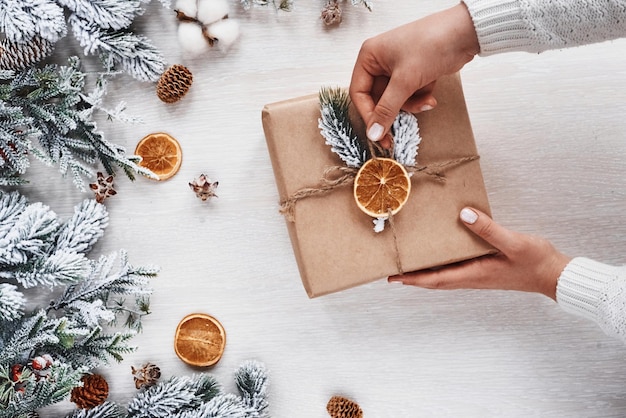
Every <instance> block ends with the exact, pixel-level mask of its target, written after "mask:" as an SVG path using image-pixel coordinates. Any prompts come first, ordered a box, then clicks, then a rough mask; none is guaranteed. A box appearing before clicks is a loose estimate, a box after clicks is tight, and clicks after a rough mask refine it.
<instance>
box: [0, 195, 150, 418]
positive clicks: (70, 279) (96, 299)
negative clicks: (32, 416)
mask: <svg viewBox="0 0 626 418" xmlns="http://www.w3.org/2000/svg"><path fill="white" fill-rule="evenodd" d="M107 225H108V213H107V211H106V208H105V207H104V205H102V204H99V203H97V202H95V200H85V201H84V202H82V203H81V204H79V205H78V206H77V207H76V208H75V213H74V215H73V216H72V217H71V218H70V219H69V220H67V221H66V222H64V223H61V222H59V220H58V219H57V217H56V215H55V213H54V212H52V211H51V210H50V208H48V207H47V206H45V205H43V204H41V203H32V204H30V203H28V201H27V199H26V198H25V197H24V196H22V195H20V194H19V193H18V192H4V191H0V406H1V407H0V417H2V418H4V417H7V418H8V417H12V418H14V417H22V416H27V414H29V413H32V412H34V411H35V410H37V409H39V408H42V407H44V406H48V405H51V404H54V403H56V402H59V401H61V400H62V399H65V398H66V397H67V395H68V394H69V392H70V391H71V389H72V388H73V387H75V386H76V385H78V382H79V380H80V378H81V377H82V375H83V374H84V373H85V372H87V371H88V370H91V369H93V368H96V367H100V366H102V365H106V364H108V363H109V362H110V360H111V359H114V360H116V361H121V360H122V358H123V356H124V355H125V354H127V353H129V352H132V351H133V350H134V347H133V346H131V345H129V341H130V339H131V338H132V337H133V336H134V335H135V334H136V333H137V332H138V330H140V328H141V319H142V317H143V316H144V315H146V314H148V313H149V296H150V294H151V292H152V290H151V287H150V283H149V280H150V278H151V277H154V276H155V275H156V274H157V272H158V268H157V267H154V266H144V267H135V266H133V265H131V264H130V263H129V262H128V258H127V255H126V253H125V251H119V253H118V254H115V253H113V254H110V255H108V256H101V257H100V258H99V259H98V260H92V259H89V258H87V254H88V253H89V252H90V251H91V249H92V247H93V245H94V244H95V243H96V242H97V240H98V239H99V238H100V237H102V235H103V233H104V229H105V228H106V226H107ZM35 288H38V289H42V290H45V291H48V292H50V291H52V290H54V291H55V292H54V294H56V295H58V296H56V297H54V298H53V300H51V301H50V303H49V304H48V305H47V306H45V307H38V308H32V309H31V308H29V306H28V303H27V302H28V301H27V298H26V296H25V292H24V291H25V290H26V289H29V291H30V292H31V293H32V289H35ZM126 299H129V300H126ZM119 319H123V322H124V327H122V326H121V325H118V320H119ZM116 328H119V329H116ZM40 356H46V358H48V359H49V363H50V364H49V365H47V364H46V365H45V366H42V365H41V361H40V360H38V361H35V359H37V358H38V357H40ZM42 367H45V368H46V370H45V373H43V372H42V371H41V368H42Z"/></svg>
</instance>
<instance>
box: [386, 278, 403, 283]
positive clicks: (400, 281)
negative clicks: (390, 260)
mask: <svg viewBox="0 0 626 418" xmlns="http://www.w3.org/2000/svg"><path fill="white" fill-rule="evenodd" d="M387 283H400V284H404V282H403V281H402V279H400V278H398V279H394V278H393V277H390V278H388V279H387Z"/></svg>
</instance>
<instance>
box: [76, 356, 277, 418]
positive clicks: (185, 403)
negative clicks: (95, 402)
mask: <svg viewBox="0 0 626 418" xmlns="http://www.w3.org/2000/svg"><path fill="white" fill-rule="evenodd" d="M235 384H236V386H237V389H238V391H239V395H235V394H232V393H224V392H223V389H222V387H221V385H220V384H219V383H218V381H217V380H216V379H215V377H213V376H212V375H210V374H199V375H193V376H189V377H188V376H181V377H179V376H174V377H172V378H170V379H168V380H167V381H164V382H160V383H158V384H156V385H154V386H151V387H149V388H147V389H145V390H143V391H140V392H139V393H137V394H136V395H135V396H134V397H133V399H131V400H130V402H129V404H128V408H127V409H126V410H125V409H124V408H123V407H122V406H120V405H116V404H114V403H111V402H106V403H104V404H102V405H100V406H96V407H95V408H93V409H90V410H76V411H74V412H73V413H72V414H71V415H68V416H67V418H124V417H125V418H226V417H229V418H268V417H269V412H268V411H267V409H268V407H269V404H268V402H267V395H268V393H267V389H268V376H267V371H266V369H265V366H264V365H263V364H262V363H260V362H258V361H254V360H249V361H246V362H244V363H243V364H242V365H241V366H240V367H239V368H238V369H237V370H236V371H235Z"/></svg>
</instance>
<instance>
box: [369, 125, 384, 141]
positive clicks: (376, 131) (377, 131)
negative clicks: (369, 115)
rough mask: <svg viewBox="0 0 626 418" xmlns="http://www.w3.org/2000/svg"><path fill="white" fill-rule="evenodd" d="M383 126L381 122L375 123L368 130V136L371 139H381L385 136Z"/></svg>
mask: <svg viewBox="0 0 626 418" xmlns="http://www.w3.org/2000/svg"><path fill="white" fill-rule="evenodd" d="M383 131H384V129H383V126H382V125H381V124H380V123H374V124H373V125H372V126H370V128H369V129H368V131H367V137H368V138H369V139H370V140H371V141H380V138H381V137H382V136H383Z"/></svg>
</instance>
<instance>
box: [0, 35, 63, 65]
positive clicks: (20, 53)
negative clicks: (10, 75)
mask: <svg viewBox="0 0 626 418" xmlns="http://www.w3.org/2000/svg"><path fill="white" fill-rule="evenodd" d="M53 50H54V44H53V43H52V42H50V41H48V40H46V39H43V38H40V37H34V38H33V39H32V40H31V41H30V42H28V43H16V42H11V41H9V40H7V39H4V40H2V41H1V42H0V70H15V71H20V70H23V69H25V68H28V67H31V66H33V65H35V64H37V63H38V62H39V61H41V60H43V59H44V58H46V57H47V56H49V55H51V54H52V51H53Z"/></svg>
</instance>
